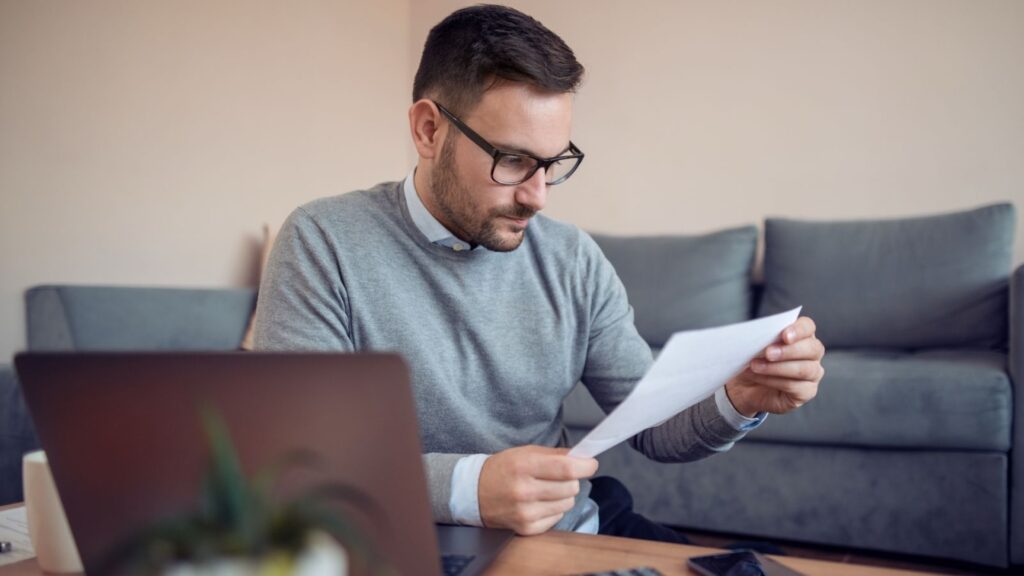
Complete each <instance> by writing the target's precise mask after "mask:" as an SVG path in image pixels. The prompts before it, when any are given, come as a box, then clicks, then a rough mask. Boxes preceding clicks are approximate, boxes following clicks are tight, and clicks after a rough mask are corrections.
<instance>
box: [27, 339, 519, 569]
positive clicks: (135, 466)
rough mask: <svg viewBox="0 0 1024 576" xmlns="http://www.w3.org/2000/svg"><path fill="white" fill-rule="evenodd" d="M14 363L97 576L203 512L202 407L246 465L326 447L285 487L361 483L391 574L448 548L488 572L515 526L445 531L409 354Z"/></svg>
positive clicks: (296, 490) (433, 565)
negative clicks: (149, 535) (178, 519)
mask: <svg viewBox="0 0 1024 576" xmlns="http://www.w3.org/2000/svg"><path fill="white" fill-rule="evenodd" d="M15 365H16V368H17V372H18V377H19V379H20V380H21V383H22V387H23V389H24V395H25V399H26V401H27V404H28V407H29V410H30V412H31V414H32V417H33V420H34V422H35V426H36V430H37V432H38V434H39V439H40V442H41V444H42V447H43V449H44V450H45V451H46V453H47V458H48V460H49V462H50V467H51V469H52V471H53V476H54V480H55V482H56V485H57V490H58V492H59V493H60V496H61V500H62V502H63V505H64V510H65V512H66V514H67V517H68V522H69V524H70V526H71V531H72V533H73V534H74V537H75V541H76V543H77V545H78V549H79V554H80V556H81V558H82V564H83V566H84V568H85V571H86V573H90V574H101V573H106V572H108V571H109V570H110V567H111V566H112V564H111V562H112V558H114V557H115V554H117V551H118V550H122V549H123V546H124V544H125V542H128V541H130V538H131V537H132V536H134V535H135V534H137V533H138V532H139V531H140V530H143V529H145V528H146V527H150V526H153V524H154V523H156V522H159V521H160V520H162V519H166V518H168V517H173V516H175V515H180V514H182V513H185V512H190V511H193V510H195V509H196V508H197V507H198V503H199V496H200V486H201V481H202V478H203V475H204V473H205V471H206V467H207V462H208V447H207V446H208V442H207V439H206V436H205V433H204V432H203V427H202V420H201V413H202V410H203V409H204V407H208V408H211V409H212V410H213V411H214V412H216V413H217V414H219V415H220V417H221V418H222V419H223V421H224V422H225V424H226V426H227V428H228V430H229V432H230V434H231V437H232V441H233V443H234V446H235V449H236V451H237V453H238V457H239V460H240V462H241V464H242V467H243V469H244V470H245V472H246V474H247V475H252V474H254V473H256V472H257V471H259V470H261V469H264V468H265V467H269V466H272V465H274V464H276V463H279V462H281V461H282V460H283V459H285V458H286V457H287V456H286V455H288V454H294V453H295V452H296V451H305V452H312V453H313V454H315V455H316V456H315V466H314V467H313V468H312V469H302V470H295V471H294V472H291V473H287V474H283V475H282V476H281V481H282V484H281V485H280V493H281V495H282V496H287V495H289V494H291V495H296V494H300V493H303V492H304V491H308V490H309V489H310V487H312V486H314V485H322V484H324V483H325V482H330V483H334V484H341V485H344V486H346V487H348V488H351V489H354V490H357V491H359V492H361V493H362V494H363V495H364V496H365V497H366V500H368V501H369V504H370V505H369V507H366V506H364V507H361V508H359V510H355V511H354V514H353V515H352V517H354V518H356V522H357V524H358V526H359V529H360V532H361V533H362V534H363V535H364V537H367V538H368V540H369V541H370V542H371V546H372V547H373V548H374V549H375V551H376V553H377V555H378V557H379V558H381V559H383V561H384V562H385V563H386V564H388V565H390V567H391V568H393V569H394V573H397V574H441V573H442V558H446V560H445V561H444V570H445V572H444V573H445V574H449V573H451V574H454V573H458V574H466V575H469V574H476V573H478V572H481V571H482V570H483V569H484V568H485V567H486V566H487V565H488V564H489V563H490V561H491V560H492V559H493V558H494V557H495V556H496V555H497V554H498V552H499V551H500V550H501V548H502V546H504V544H505V543H507V542H508V540H509V539H510V538H511V536H512V533H511V532H508V531H497V530H486V529H481V528H471V527H456V526H435V525H434V523H433V520H432V518H431V511H430V504H429V497H428V495H427V489H426V477H425V473H424V469H423V463H422V458H421V446H420V443H419V436H418V427H417V421H416V412H415V407H414V404H413V397H412V392H411V389H410V383H409V373H408V369H407V368H406V366H405V364H404V362H403V361H402V360H401V358H399V357H398V356H397V355H389V354H328V353H323V354H317V353H302V354H293V353H254V352H227V353H219V352H218V353H195V352H189V353H26V354H19V355H17V357H16V358H15ZM367 510H372V513H370V512H367ZM439 543H440V544H441V545H442V547H441V548H439ZM350 557H351V555H350ZM350 562H351V560H350ZM351 565H352V568H353V569H354V571H355V572H356V573H358V572H359V571H360V566H359V565H358V562H351ZM362 568H364V569H365V568H366V567H365V566H363V567H362Z"/></svg>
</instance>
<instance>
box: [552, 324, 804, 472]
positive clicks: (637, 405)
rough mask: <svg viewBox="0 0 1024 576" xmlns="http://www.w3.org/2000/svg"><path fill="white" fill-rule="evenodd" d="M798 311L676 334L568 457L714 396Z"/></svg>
mask: <svg viewBox="0 0 1024 576" xmlns="http://www.w3.org/2000/svg"><path fill="white" fill-rule="evenodd" d="M799 315H800V307H797V308H794V309H792V310H790V311H788V312H782V313H779V314H776V315H774V316H767V317H765V318H758V319H756V320H750V321H748V322H741V323H739V324H730V325H728V326H721V327H718V328H707V329H704V330H689V331H686V332H676V333H675V334H673V335H672V337H671V338H669V340H668V342H667V343H666V344H665V347H664V348H662V350H661V354H660V355H659V356H658V359H657V361H655V362H654V365H653V366H651V369H650V370H648V371H647V374H645V375H644V377H643V378H641V379H640V382H639V383H638V384H637V385H636V388H634V389H633V392H631V393H630V394H629V396H627V397H626V399H625V400H623V402H622V404H619V406H618V407H617V408H615V410H612V413H611V414H609V415H608V416H607V417H606V418H605V419H604V420H603V421H601V423H600V424H598V425H597V426H596V427H595V428H594V429H593V430H591V431H590V434H587V435H586V437H584V438H583V440H581V441H580V443H579V444H577V445H576V446H575V447H574V448H573V449H572V450H571V451H570V452H569V455H570V456H580V457H594V456H597V455H598V454H600V453H602V452H604V451H605V450H608V449H609V448H611V447H613V446H615V445H616V444H618V443H619V442H622V441H624V440H627V439H629V438H630V437H632V436H633V435H635V434H637V433H638V432H640V431H642V430H645V429H647V428H650V427H652V426H657V425H658V424H661V423H662V422H664V421H666V420H668V419H669V418H671V417H672V416H675V415H676V414H678V413H680V412H682V411H683V410H685V409H687V408H689V407H690V406H693V405H694V404H696V403H697V402H700V401H701V400H703V399H704V398H707V397H708V396H710V395H712V394H714V393H715V390H718V389H719V388H721V387H722V386H724V385H725V383H726V382H728V381H729V380H731V379H732V378H733V377H735V376H736V375H737V374H739V373H740V372H742V371H743V370H744V369H745V368H746V367H747V365H748V364H749V363H750V361H751V360H753V359H754V357H756V356H757V355H758V354H760V353H761V351H762V350H764V349H765V348H767V347H768V346H769V345H771V344H772V343H774V342H777V341H778V340H779V337H780V335H781V334H782V331H783V330H784V329H785V328H786V327H787V326H789V325H790V324H792V323H793V322H796V320H797V318H798V317H799Z"/></svg>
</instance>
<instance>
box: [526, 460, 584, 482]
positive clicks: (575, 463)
mask: <svg viewBox="0 0 1024 576" xmlns="http://www.w3.org/2000/svg"><path fill="white" fill-rule="evenodd" d="M530 466H531V470H530V475H531V476H533V477H534V478H537V479H539V480H579V479H581V478H589V477H591V476H593V475H594V473H595V472H597V460H595V459H594V458H577V457H575V456H562V455H555V454H537V455H535V457H534V458H532V459H531V460H530Z"/></svg>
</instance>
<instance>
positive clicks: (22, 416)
mask: <svg viewBox="0 0 1024 576" xmlns="http://www.w3.org/2000/svg"><path fill="white" fill-rule="evenodd" d="M38 448H39V440H38V439H36V432H35V427H34V426H33V425H32V418H31V417H30V416H29V414H28V408H27V407H26V406H25V399H24V397H23V396H22V394H21V386H20V385H19V384H18V380H17V378H15V376H14V369H13V368H12V367H11V366H7V365H0V506H2V505H4V504H10V503H12V502H19V501H21V500H22V492H21V457H22V455H24V454H25V453H26V452H30V451H32V450H36V449H38Z"/></svg>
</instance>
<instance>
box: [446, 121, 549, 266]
mask: <svg viewBox="0 0 1024 576" xmlns="http://www.w3.org/2000/svg"><path fill="white" fill-rule="evenodd" d="M430 188H431V191H432V193H433V195H434V200H435V202H436V204H437V207H438V209H439V210H440V211H441V215H442V216H443V217H444V219H445V223H446V224H447V226H448V227H449V229H450V230H451V232H452V233H454V234H455V235H456V236H458V237H459V238H461V239H463V240H465V241H466V242H469V243H470V244H479V245H480V246H483V247H484V248H487V249H488V250H491V251H493V252H511V251H512V250H515V249H516V248H518V247H519V245H520V244H522V243H523V238H524V237H525V234H524V231H525V230H526V229H525V228H518V227H513V229H512V231H511V232H509V231H508V224H504V230H503V229H502V224H503V223H502V222H501V217H502V216H507V217H509V218H517V219H528V218H531V217H533V215H534V214H536V211H534V210H531V209H530V208H527V207H525V206H522V205H519V204H514V205H513V206H511V207H509V208H495V209H493V210H491V211H490V212H488V213H486V214H481V213H479V210H478V209H477V208H476V206H475V204H474V202H473V194H472V192H471V191H470V190H469V188H468V187H467V186H466V185H465V183H463V182H462V180H461V179H459V176H458V173H457V172H456V170H455V138H449V139H448V140H447V141H446V142H445V143H444V145H443V146H442V147H441V155H440V157H439V158H438V161H437V165H436V166H435V167H434V171H433V172H432V173H431V175H430Z"/></svg>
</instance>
